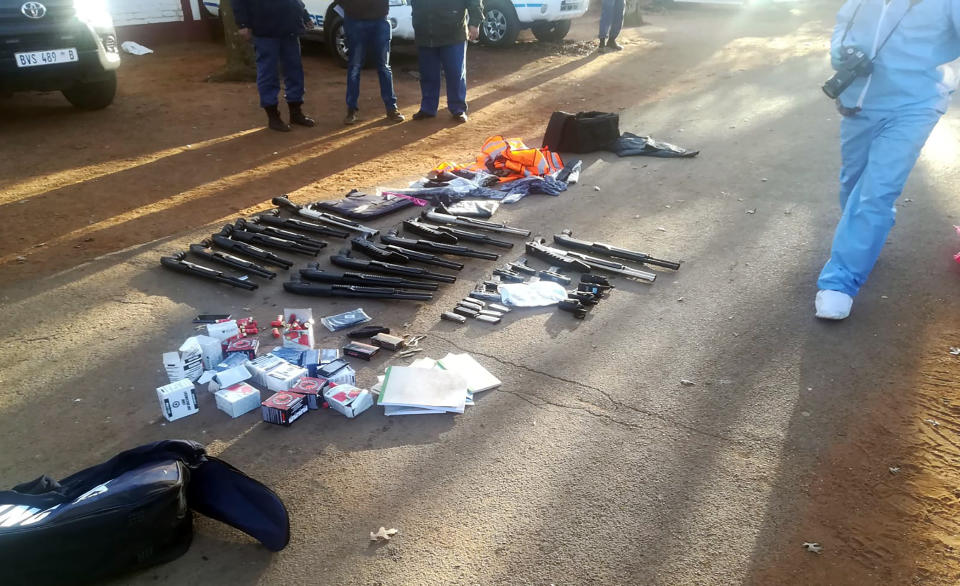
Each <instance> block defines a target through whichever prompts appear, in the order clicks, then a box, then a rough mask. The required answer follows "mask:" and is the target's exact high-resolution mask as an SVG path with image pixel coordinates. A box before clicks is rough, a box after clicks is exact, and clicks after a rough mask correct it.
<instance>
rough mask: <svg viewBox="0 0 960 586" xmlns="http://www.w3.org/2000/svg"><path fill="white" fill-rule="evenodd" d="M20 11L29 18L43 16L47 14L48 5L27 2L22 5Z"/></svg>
mask: <svg viewBox="0 0 960 586" xmlns="http://www.w3.org/2000/svg"><path fill="white" fill-rule="evenodd" d="M20 13H21V14H23V15H24V16H26V17H27V18H34V19H36V18H43V17H44V16H46V15H47V7H46V6H44V5H43V4H40V3H39V2H27V3H25V4H24V5H23V6H21V7H20Z"/></svg>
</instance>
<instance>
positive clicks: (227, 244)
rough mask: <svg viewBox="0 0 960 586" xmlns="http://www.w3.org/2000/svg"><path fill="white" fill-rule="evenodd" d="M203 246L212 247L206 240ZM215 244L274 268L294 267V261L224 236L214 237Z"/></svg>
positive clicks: (215, 235) (216, 235)
mask: <svg viewBox="0 0 960 586" xmlns="http://www.w3.org/2000/svg"><path fill="white" fill-rule="evenodd" d="M201 244H203V245H204V246H210V240H204V241H203V242H202V243H201ZM213 244H216V245H217V246H218V247H220V248H222V249H224V250H230V251H232V252H239V253H240V254H245V255H247V256H249V257H252V258H256V259H259V260H262V261H264V262H267V263H270V264H272V265H274V266H278V267H283V268H285V269H289V268H290V267H292V266H293V261H292V260H287V259H285V258H283V257H282V256H277V255H276V254H274V253H272V252H270V251H269V250H264V249H262V248H257V247H256V246H254V245H252V244H247V243H246V242H237V241H236V240H231V239H229V238H227V237H226V236H223V235H222V234H214V235H213Z"/></svg>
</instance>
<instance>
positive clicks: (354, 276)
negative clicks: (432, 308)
mask: <svg viewBox="0 0 960 586" xmlns="http://www.w3.org/2000/svg"><path fill="white" fill-rule="evenodd" d="M300 276H301V277H302V278H303V279H306V280H307V281H315V282H318V283H330V284H334V285H364V286H367V287H393V288H396V289H417V290H420V291H436V290H437V289H438V288H439V287H440V285H438V284H437V283H425V282H423V281H413V280H410V279H401V278H400V277H384V276H381V275H365V274H363V273H340V274H339V275H338V274H336V273H328V272H326V271H322V270H320V268H318V266H317V265H315V264H313V265H310V266H308V267H307V268H305V269H300Z"/></svg>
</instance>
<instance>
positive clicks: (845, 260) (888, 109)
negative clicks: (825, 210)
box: [815, 0, 960, 320]
mask: <svg viewBox="0 0 960 586" xmlns="http://www.w3.org/2000/svg"><path fill="white" fill-rule="evenodd" d="M847 48H856V49H859V50H861V51H862V52H863V53H864V54H865V57H866V58H867V59H870V60H872V67H869V69H872V72H871V73H868V74H862V75H858V76H857V77H856V79H855V80H854V81H853V83H852V84H851V85H850V86H849V87H848V88H846V90H844V91H843V92H842V93H840V95H839V97H838V98H837V107H838V109H839V110H840V113H841V114H842V115H843V120H842V122H841V125H840V139H841V143H842V144H841V155H842V159H843V161H842V169H841V171H840V207H841V209H842V210H843V214H842V216H841V218H840V223H839V224H838V225H837V229H836V233H835V234H834V238H833V246H832V248H831V250H830V259H829V260H828V261H827V263H826V265H825V266H824V267H823V271H822V272H821V273H820V278H819V280H818V281H817V287H818V289H819V291H818V293H817V296H816V302H815V306H816V315H817V317H819V318H823V319H835V320H838V319H844V318H846V317H847V316H848V315H850V309H851V307H852V306H853V298H854V297H855V296H856V295H857V293H858V292H859V291H860V288H861V287H862V286H863V284H864V282H865V281H866V280H867V277H868V276H869V275H870V271H871V270H872V269H873V265H874V264H875V263H876V261H877V258H878V257H879V256H880V250H881V249H882V248H883V244H884V242H885V241H886V239H887V234H888V233H889V232H890V229H891V228H892V227H893V224H894V216H895V215H896V210H895V208H894V203H895V202H896V200H897V197H899V196H900V193H901V192H902V191H903V187H904V184H905V183H906V181H907V177H908V176H909V175H910V171H911V170H912V169H913V166H914V164H915V163H916V161H917V157H919V155H920V150H921V149H922V148H923V145H924V143H926V141H927V138H928V137H929V136H930V133H931V132H932V131H933V128H934V126H936V124H937V122H938V121H939V120H940V117H941V116H942V115H943V114H944V113H945V112H946V110H947V105H948V103H949V100H950V96H951V94H952V93H953V91H954V89H955V88H954V87H952V85H953V84H951V83H948V81H947V79H948V77H949V76H948V75H947V71H946V68H945V65H946V64H947V63H949V62H951V61H953V60H955V59H957V58H958V57H960V0H889V1H888V0H848V1H847V3H846V4H845V5H844V6H843V7H842V8H841V9H840V12H839V14H838V15H837V25H836V27H835V29H834V33H833V38H832V42H831V50H830V55H831V62H832V64H833V67H834V69H838V70H842V69H843V68H844V55H845V51H846V49H847Z"/></svg>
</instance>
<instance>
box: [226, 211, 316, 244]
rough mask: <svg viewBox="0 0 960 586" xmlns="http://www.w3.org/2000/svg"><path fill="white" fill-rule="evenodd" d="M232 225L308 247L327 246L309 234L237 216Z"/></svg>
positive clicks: (239, 228) (238, 228)
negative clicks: (305, 234) (261, 223)
mask: <svg viewBox="0 0 960 586" xmlns="http://www.w3.org/2000/svg"><path fill="white" fill-rule="evenodd" d="M233 227H234V228H236V229H237V230H245V231H247V232H253V233H255V234H264V235H266V236H273V237H274V238H282V239H283V240H290V241H291V242H296V243H297V244H302V245H304V246H308V247H310V248H316V249H317V250H320V249H321V248H326V246H327V243H326V242H324V241H323V240H317V239H316V238H310V237H309V236H304V235H303V234H299V233H297V232H291V231H290V230H284V229H282V228H277V227H274V226H261V225H259V224H255V223H254V222H252V221H249V220H245V219H243V218H238V219H237V220H236V221H235V222H234V223H233Z"/></svg>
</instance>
